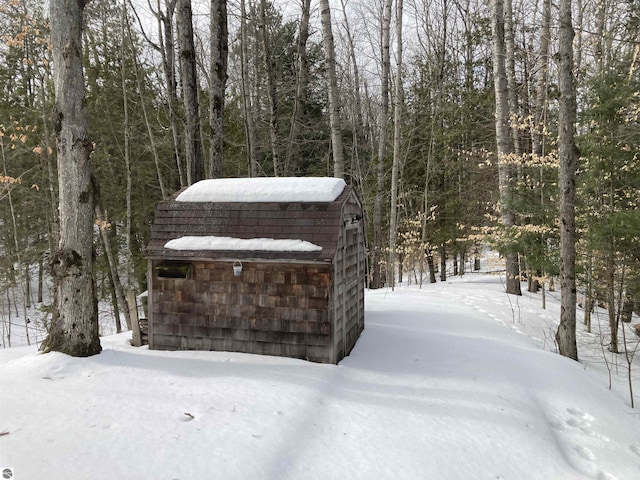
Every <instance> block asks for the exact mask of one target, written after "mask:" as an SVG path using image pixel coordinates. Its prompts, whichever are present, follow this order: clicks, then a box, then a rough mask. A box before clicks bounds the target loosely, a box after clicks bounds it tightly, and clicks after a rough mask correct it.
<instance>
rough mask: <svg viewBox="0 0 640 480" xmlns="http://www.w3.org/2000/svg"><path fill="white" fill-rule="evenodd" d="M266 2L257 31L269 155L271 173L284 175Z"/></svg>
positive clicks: (273, 62) (274, 61) (273, 60)
mask: <svg viewBox="0 0 640 480" xmlns="http://www.w3.org/2000/svg"><path fill="white" fill-rule="evenodd" d="M266 12H267V2H266V0H260V24H259V31H260V37H261V40H262V48H263V49H264V52H263V55H264V56H263V59H264V68H265V72H266V77H267V78H266V80H267V97H268V99H269V135H270V138H271V155H272V157H273V174H274V175H275V176H276V177H281V176H283V175H284V166H283V165H282V161H281V159H280V128H279V126H278V125H279V115H280V112H279V110H278V88H277V85H276V69H277V65H276V60H275V58H274V56H273V52H272V51H271V41H272V39H271V37H270V35H269V32H268V28H267V13H266Z"/></svg>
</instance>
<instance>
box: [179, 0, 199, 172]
mask: <svg viewBox="0 0 640 480" xmlns="http://www.w3.org/2000/svg"><path fill="white" fill-rule="evenodd" d="M176 21H177V26H178V51H179V56H180V78H181V80H182V97H183V100H184V116H185V124H186V129H185V131H186V137H187V138H186V144H187V165H188V169H187V183H189V184H193V183H195V182H197V181H199V180H202V179H203V178H204V159H203V156H202V138H201V133H200V107H199V103H198V78H197V74H196V49H195V44H194V39H193V14H192V11H191V0H178V3H177V10H176Z"/></svg>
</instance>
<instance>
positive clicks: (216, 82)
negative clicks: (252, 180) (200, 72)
mask: <svg viewBox="0 0 640 480" xmlns="http://www.w3.org/2000/svg"><path fill="white" fill-rule="evenodd" d="M209 35H210V36H211V39H210V46H211V72H210V77H211V79H210V81H211V85H210V87H209V92H210V93H209V97H210V101H209V128H210V132H209V137H210V138H211V149H210V152H209V175H208V176H209V178H221V177H222V173H223V170H222V169H223V165H224V93H225V91H226V88H227V61H228V57H229V32H228V29H227V0H211V24H210V31H209Z"/></svg>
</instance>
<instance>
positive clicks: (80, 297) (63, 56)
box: [41, 0, 101, 357]
mask: <svg viewBox="0 0 640 480" xmlns="http://www.w3.org/2000/svg"><path fill="white" fill-rule="evenodd" d="M85 3H86V2H84V1H78V0H56V1H51V2H50V20H51V49H52V54H53V75H54V78H53V80H54V86H55V94H56V104H55V112H54V126H55V133H56V140H57V150H58V185H59V201H60V206H59V209H60V237H59V244H58V250H57V251H56V252H55V253H54V254H53V255H52V258H51V262H50V265H51V269H52V274H53V276H54V277H55V278H56V280H57V282H56V283H57V289H58V291H57V301H56V303H55V305H54V313H53V319H52V321H51V326H50V329H49V335H48V336H47V338H46V339H45V341H44V342H43V344H42V347H41V348H42V349H43V350H44V351H45V352H46V351H58V352H63V353H66V354H68V355H72V356H78V357H80V356H90V355H95V354H97V353H99V352H100V350H101V347H100V339H99V337H98V308H97V301H96V289H95V281H94V277H93V223H94V220H93V201H94V199H93V194H94V192H93V184H92V182H91V166H90V154H91V151H92V144H91V142H90V141H89V138H88V125H87V117H86V108H85V86H84V74H83V71H82V18H83V11H84V6H85Z"/></svg>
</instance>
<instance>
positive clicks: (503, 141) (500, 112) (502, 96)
mask: <svg viewBox="0 0 640 480" xmlns="http://www.w3.org/2000/svg"><path fill="white" fill-rule="evenodd" d="M492 20H493V21H492V37H493V42H492V43H493V81H494V87H495V95H496V111H495V123H496V142H497V147H498V176H499V190H500V215H501V222H502V225H503V226H504V229H505V236H506V238H507V239H508V238H509V233H510V230H511V227H513V226H514V225H515V215H514V213H513V210H512V206H511V203H512V201H511V197H512V186H511V177H512V167H511V164H510V163H511V158H510V157H511V154H512V153H513V149H512V146H511V138H510V135H509V92H508V87H507V74H506V66H505V63H506V60H505V58H506V47H505V31H504V4H503V2H502V0H493V18H492ZM505 260H506V292H507V293H509V294H512V295H521V290H520V267H519V264H518V254H517V252H514V251H512V250H511V248H510V246H507V250H506V252H505Z"/></svg>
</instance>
